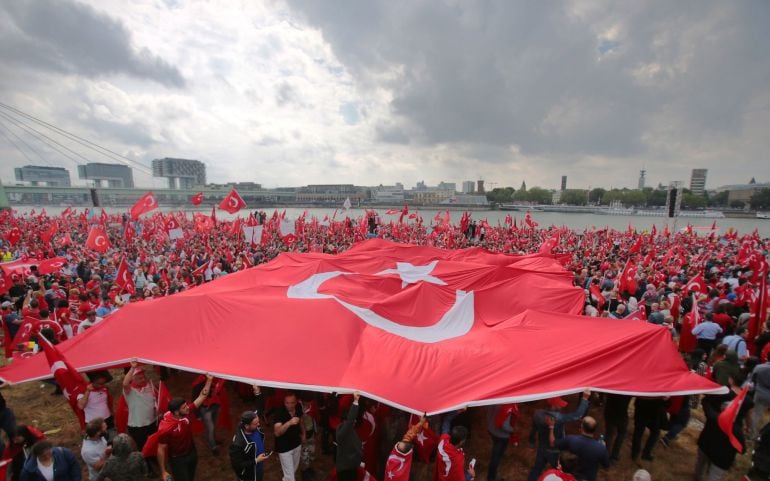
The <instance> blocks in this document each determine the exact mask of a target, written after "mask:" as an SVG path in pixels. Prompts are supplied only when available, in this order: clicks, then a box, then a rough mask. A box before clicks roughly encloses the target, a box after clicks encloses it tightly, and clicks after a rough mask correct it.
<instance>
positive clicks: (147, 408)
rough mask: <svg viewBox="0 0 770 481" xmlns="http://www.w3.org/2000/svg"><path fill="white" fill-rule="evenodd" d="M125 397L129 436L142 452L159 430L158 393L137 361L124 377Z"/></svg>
mask: <svg viewBox="0 0 770 481" xmlns="http://www.w3.org/2000/svg"><path fill="white" fill-rule="evenodd" d="M123 396H124V397H125V399H126V405H127V406H128V435H129V436H131V438H133V440H134V442H135V443H136V449H137V450H139V451H141V450H142V448H143V447H144V443H146V442H147V438H148V437H149V436H150V435H151V434H153V433H154V432H155V431H157V429H158V425H157V424H156V421H157V418H158V412H157V409H156V403H157V399H158V392H157V391H156V390H155V386H153V385H152V383H151V382H149V381H148V380H147V376H146V375H145V373H144V370H143V369H142V368H141V367H140V366H139V364H138V363H137V362H136V361H134V362H132V363H131V369H129V371H128V372H127V373H126V375H125V376H124V377H123Z"/></svg>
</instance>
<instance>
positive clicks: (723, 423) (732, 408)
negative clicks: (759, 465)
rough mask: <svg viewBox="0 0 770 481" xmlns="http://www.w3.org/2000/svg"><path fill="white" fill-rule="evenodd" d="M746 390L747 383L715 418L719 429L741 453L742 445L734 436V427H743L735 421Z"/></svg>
mask: <svg viewBox="0 0 770 481" xmlns="http://www.w3.org/2000/svg"><path fill="white" fill-rule="evenodd" d="M748 392H749V385H748V384H747V385H746V387H744V388H743V390H741V393H740V394H738V396H736V397H735V398H734V399H733V400H732V401H730V404H728V405H727V407H726V408H725V410H724V411H722V412H721V413H719V418H717V423H718V424H719V429H721V430H722V432H723V433H725V434H726V435H727V438H728V439H729V440H730V444H731V445H732V446H733V448H735V450H736V451H738V452H739V453H743V449H744V446H743V444H742V443H741V441H740V440H739V439H738V438H737V437H736V436H735V429H736V428H737V429H743V427H742V426H736V425H735V421H736V419H738V413H739V412H740V410H741V405H742V404H743V400H744V399H745V398H746V393H748Z"/></svg>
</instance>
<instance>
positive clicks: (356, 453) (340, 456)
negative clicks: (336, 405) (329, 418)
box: [335, 404, 363, 472]
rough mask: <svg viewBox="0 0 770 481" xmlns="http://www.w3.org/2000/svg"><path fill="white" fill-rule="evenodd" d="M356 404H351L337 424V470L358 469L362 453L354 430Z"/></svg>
mask: <svg viewBox="0 0 770 481" xmlns="http://www.w3.org/2000/svg"><path fill="white" fill-rule="evenodd" d="M356 417H358V404H352V405H351V406H350V409H349V410H348V417H347V419H345V420H344V421H342V422H341V423H340V425H339V426H337V460H336V463H335V465H336V467H337V471H338V472H339V471H349V470H351V469H358V466H359V465H360V464H361V457H362V455H363V445H362V444H361V439H360V438H359V437H358V433H357V432H356Z"/></svg>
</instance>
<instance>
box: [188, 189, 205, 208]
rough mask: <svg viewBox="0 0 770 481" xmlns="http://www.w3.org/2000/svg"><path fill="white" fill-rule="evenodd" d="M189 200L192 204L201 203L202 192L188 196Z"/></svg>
mask: <svg viewBox="0 0 770 481" xmlns="http://www.w3.org/2000/svg"><path fill="white" fill-rule="evenodd" d="M190 202H192V205H201V203H202V202H203V192H198V193H197V194H195V195H194V196H192V197H190Z"/></svg>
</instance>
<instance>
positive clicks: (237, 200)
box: [219, 189, 246, 214]
mask: <svg viewBox="0 0 770 481" xmlns="http://www.w3.org/2000/svg"><path fill="white" fill-rule="evenodd" d="M245 207H246V202H245V201H244V200H243V198H242V197H241V196H240V195H239V194H238V191H236V190H235V189H233V190H231V191H230V193H229V194H227V195H226V196H225V198H224V199H222V202H220V203H219V208H220V209H222V210H224V211H226V212H229V213H230V214H235V213H236V212H238V211H239V210H241V209H243V208H245Z"/></svg>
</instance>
